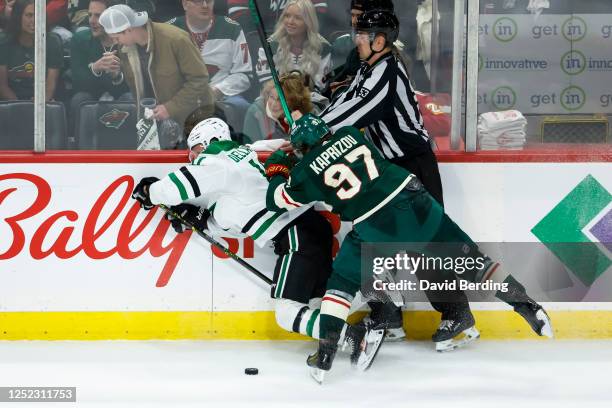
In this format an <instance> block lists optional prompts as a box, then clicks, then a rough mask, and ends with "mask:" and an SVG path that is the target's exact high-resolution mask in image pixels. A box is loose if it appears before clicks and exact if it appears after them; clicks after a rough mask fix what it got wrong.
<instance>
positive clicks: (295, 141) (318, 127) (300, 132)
mask: <svg viewBox="0 0 612 408" xmlns="http://www.w3.org/2000/svg"><path fill="white" fill-rule="evenodd" d="M329 132H330V130H329V128H328V127H327V125H326V124H325V122H324V121H323V120H322V119H321V118H319V117H318V116H315V115H313V114H311V113H307V114H305V115H304V116H302V117H301V118H299V119H298V120H296V121H295V126H294V127H293V128H292V129H291V144H292V145H293V147H294V148H295V149H296V150H299V151H301V152H305V151H307V150H308V149H309V148H310V147H312V146H315V145H316V144H318V143H319V142H320V141H321V138H322V137H323V136H325V135H327V134H328V133H329Z"/></svg>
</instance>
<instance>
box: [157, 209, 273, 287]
mask: <svg viewBox="0 0 612 408" xmlns="http://www.w3.org/2000/svg"><path fill="white" fill-rule="evenodd" d="M159 207H160V208H161V209H162V210H164V211H165V212H166V214H169V215H171V216H172V217H174V218H176V219H178V220H179V221H181V222H182V223H183V224H185V225H187V226H188V227H189V228H191V230H192V231H193V232H195V233H196V234H198V235H199V236H200V237H202V238H204V239H205V240H206V241H208V242H210V243H211V245H213V246H214V247H217V248H219V249H220V250H221V251H223V253H224V254H225V255H227V256H229V257H230V258H232V259H233V260H234V261H236V262H238V263H239V264H240V265H241V266H243V267H245V268H246V269H247V270H248V271H249V272H251V273H252V274H253V275H255V276H257V277H258V278H259V279H261V280H262V281H264V282H266V283H267V284H268V285H272V279H270V278H268V277H267V276H266V275H264V274H263V273H261V272H260V271H259V270H257V268H255V267H254V266H252V265H251V264H249V263H248V262H247V261H245V260H244V259H242V258H240V257H239V256H238V255H236V254H235V253H233V252H232V251H230V250H229V249H227V248H226V247H225V246H224V245H223V244H221V243H220V242H219V241H217V240H216V239H214V238H213V237H211V236H210V235H208V234H206V233H205V232H204V231H201V230H199V229H197V228H196V227H195V226H194V225H193V224H191V223H190V222H189V221H186V220H185V219H184V218H183V217H181V216H180V215H179V214H177V213H176V212H174V211H172V209H170V208H168V207H167V206H165V205H163V204H159Z"/></svg>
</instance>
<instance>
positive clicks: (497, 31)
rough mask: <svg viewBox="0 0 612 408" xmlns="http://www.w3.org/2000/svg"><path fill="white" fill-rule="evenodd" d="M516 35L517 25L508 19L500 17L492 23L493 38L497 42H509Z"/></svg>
mask: <svg viewBox="0 0 612 408" xmlns="http://www.w3.org/2000/svg"><path fill="white" fill-rule="evenodd" d="M517 34H518V25H517V24H516V21H514V19H512V18H510V17H501V18H498V19H497V20H495V23H493V36H494V37H495V39H496V40H497V41H500V42H510V41H512V40H514V38H515V37H516V35H517Z"/></svg>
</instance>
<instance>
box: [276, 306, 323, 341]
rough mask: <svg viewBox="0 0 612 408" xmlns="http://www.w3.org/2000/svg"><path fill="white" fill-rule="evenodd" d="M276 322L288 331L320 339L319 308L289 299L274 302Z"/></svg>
mask: <svg viewBox="0 0 612 408" xmlns="http://www.w3.org/2000/svg"><path fill="white" fill-rule="evenodd" d="M274 303H275V304H274V311H275V316H276V323H277V324H278V325H279V326H280V327H282V328H283V329H285V330H287V331H288V332H294V333H300V334H303V335H305V336H308V337H312V338H314V339H319V313H320V310H319V309H312V308H310V307H309V306H308V305H307V304H304V303H300V302H296V301H294V300H289V299H276V300H275V302H274Z"/></svg>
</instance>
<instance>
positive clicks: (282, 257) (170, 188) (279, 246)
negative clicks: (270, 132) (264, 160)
mask: <svg viewBox="0 0 612 408" xmlns="http://www.w3.org/2000/svg"><path fill="white" fill-rule="evenodd" d="M187 142H188V145H189V149H190V160H191V164H189V165H186V166H183V167H181V168H180V169H179V170H177V171H175V172H172V173H170V174H169V175H167V176H166V177H164V178H163V179H161V180H159V179H157V178H156V177H146V178H143V179H142V180H141V181H140V182H139V183H138V185H137V186H136V187H135V189H134V192H133V194H132V197H133V198H135V199H136V200H138V201H139V202H140V204H141V207H142V208H144V209H145V210H149V209H151V208H153V207H154V206H155V205H158V204H164V205H168V206H175V207H174V208H173V209H174V211H175V212H176V213H178V214H180V215H181V218H183V219H185V220H186V221H188V222H189V223H191V224H192V225H195V226H196V227H197V228H198V229H202V230H204V229H208V230H209V231H210V232H211V233H212V234H224V235H227V234H228V233H233V234H244V235H248V236H250V237H252V238H253V239H254V241H255V243H256V244H257V245H258V246H259V247H263V246H265V245H267V244H268V243H269V241H272V242H273V243H274V247H275V253H276V254H277V255H279V257H278V259H277V262H276V265H275V268H274V278H273V285H272V288H271V296H272V298H273V299H275V315H276V321H277V323H278V324H279V326H281V327H282V328H283V329H285V330H287V331H291V332H296V333H301V334H303V335H307V336H309V337H313V338H317V339H318V338H319V309H318V305H317V307H312V308H311V307H309V303H310V304H313V303H315V304H316V303H317V300H318V304H320V298H321V297H322V295H323V294H324V293H325V286H326V283H327V279H328V277H329V275H330V274H331V270H332V253H331V250H332V231H331V227H330V225H329V223H328V222H327V220H326V219H325V218H323V217H322V216H321V215H319V214H318V213H317V212H316V211H315V210H314V209H313V208H312V206H305V207H302V208H300V209H297V210H295V211H294V210H291V211H285V212H273V211H268V210H267V209H266V192H267V189H268V178H267V176H266V173H265V169H264V167H263V166H262V165H261V164H260V163H259V161H258V157H257V153H256V152H255V151H254V150H253V149H252V148H251V147H249V146H246V145H245V146H240V145H238V144H237V143H235V142H233V141H232V140H231V138H230V131H229V128H228V126H227V124H226V123H225V122H223V121H222V120H220V119H217V118H211V119H206V120H204V121H202V122H200V123H199V124H198V125H196V126H195V127H194V129H193V130H192V131H191V133H190V135H189V137H188V139H187ZM172 224H173V227H175V230H177V231H178V232H182V231H183V226H182V225H181V223H180V221H178V220H173V222H172ZM366 334H367V336H366ZM382 336H384V330H372V331H370V332H368V331H367V329H366V328H363V327H354V326H350V325H347V326H346V328H345V330H344V336H343V338H342V339H341V342H342V344H343V345H346V346H348V347H349V351H350V353H351V361H352V362H353V363H354V364H355V365H357V366H359V367H362V368H364V369H365V368H367V367H369V365H370V364H371V359H372V358H373V357H374V356H375V354H376V353H375V352H374V351H375V350H371V349H370V350H369V349H368V344H370V343H368V342H367V341H366V339H371V344H376V348H377V347H378V346H379V344H380V338H381V337H382ZM370 357H371V358H370ZM368 358H370V359H369V360H368Z"/></svg>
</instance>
